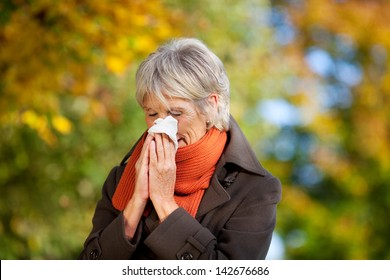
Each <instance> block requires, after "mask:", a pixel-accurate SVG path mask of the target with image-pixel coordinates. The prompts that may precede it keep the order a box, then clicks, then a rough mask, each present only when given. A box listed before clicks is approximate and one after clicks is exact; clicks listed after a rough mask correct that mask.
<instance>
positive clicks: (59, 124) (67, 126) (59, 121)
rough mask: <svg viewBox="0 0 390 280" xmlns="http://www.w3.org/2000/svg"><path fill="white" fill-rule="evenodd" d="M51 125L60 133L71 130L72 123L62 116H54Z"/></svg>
mask: <svg viewBox="0 0 390 280" xmlns="http://www.w3.org/2000/svg"><path fill="white" fill-rule="evenodd" d="M52 124H53V127H54V128H55V129H56V130H57V131H58V132H60V133H62V134H69V133H70V132H71V131H72V123H71V122H70V121H69V120H68V119H67V118H65V117H63V116H58V115H57V116H54V117H53V120H52Z"/></svg>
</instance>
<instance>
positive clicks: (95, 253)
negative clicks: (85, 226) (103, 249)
mask: <svg viewBox="0 0 390 280" xmlns="http://www.w3.org/2000/svg"><path fill="white" fill-rule="evenodd" d="M98 255H99V252H98V250H97V249H93V250H92V251H91V252H90V253H89V259H90V260H96V259H97V258H98Z"/></svg>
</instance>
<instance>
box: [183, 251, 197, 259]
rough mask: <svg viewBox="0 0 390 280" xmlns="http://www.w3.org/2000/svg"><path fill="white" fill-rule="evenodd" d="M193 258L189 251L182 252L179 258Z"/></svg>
mask: <svg viewBox="0 0 390 280" xmlns="http://www.w3.org/2000/svg"><path fill="white" fill-rule="evenodd" d="M193 258H194V256H193V255H192V254H191V253H188V252H186V253H184V254H183V255H181V259H182V260H192V259H193Z"/></svg>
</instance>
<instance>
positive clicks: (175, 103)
mask: <svg viewBox="0 0 390 280" xmlns="http://www.w3.org/2000/svg"><path fill="white" fill-rule="evenodd" d="M167 104H168V108H167V107H166V106H164V104H162V103H161V102H159V101H158V100H157V99H156V98H153V97H151V98H148V99H147V100H146V101H145V102H144V106H143V109H144V112H145V120H146V124H147V126H148V128H150V127H151V126H153V124H154V121H155V120H157V119H158V118H162V119H164V118H166V117H167V116H172V117H173V118H175V119H176V120H177V122H178V127H177V140H178V144H179V148H181V147H184V146H187V145H190V144H193V143H195V142H196V141H198V140H199V139H201V138H202V137H203V136H204V135H205V134H206V132H207V125H206V122H207V119H206V116H204V115H202V114H200V113H199V112H198V110H196V107H195V105H194V104H193V103H192V102H191V101H188V100H185V99H182V98H168V99H167Z"/></svg>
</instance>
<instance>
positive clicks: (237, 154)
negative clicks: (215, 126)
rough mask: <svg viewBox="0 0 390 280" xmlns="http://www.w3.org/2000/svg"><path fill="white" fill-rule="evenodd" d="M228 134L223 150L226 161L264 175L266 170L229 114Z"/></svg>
mask: <svg viewBox="0 0 390 280" xmlns="http://www.w3.org/2000/svg"><path fill="white" fill-rule="evenodd" d="M228 134H229V136H230V137H229V143H228V145H227V146H226V149H225V151H224V158H225V161H226V163H234V164H236V165H238V166H240V167H241V168H243V169H245V170H246V171H249V172H250V173H254V174H257V175H261V176H265V175H266V174H267V171H266V170H265V169H264V167H263V166H261V164H260V163H259V161H258V159H257V157H256V155H255V153H254V152H253V150H252V148H251V146H250V145H249V143H248V140H247V139H246V137H245V135H244V134H243V132H242V131H241V129H240V127H239V126H238V124H237V122H236V121H235V120H234V118H233V117H232V116H230V123H229V132H228Z"/></svg>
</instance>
